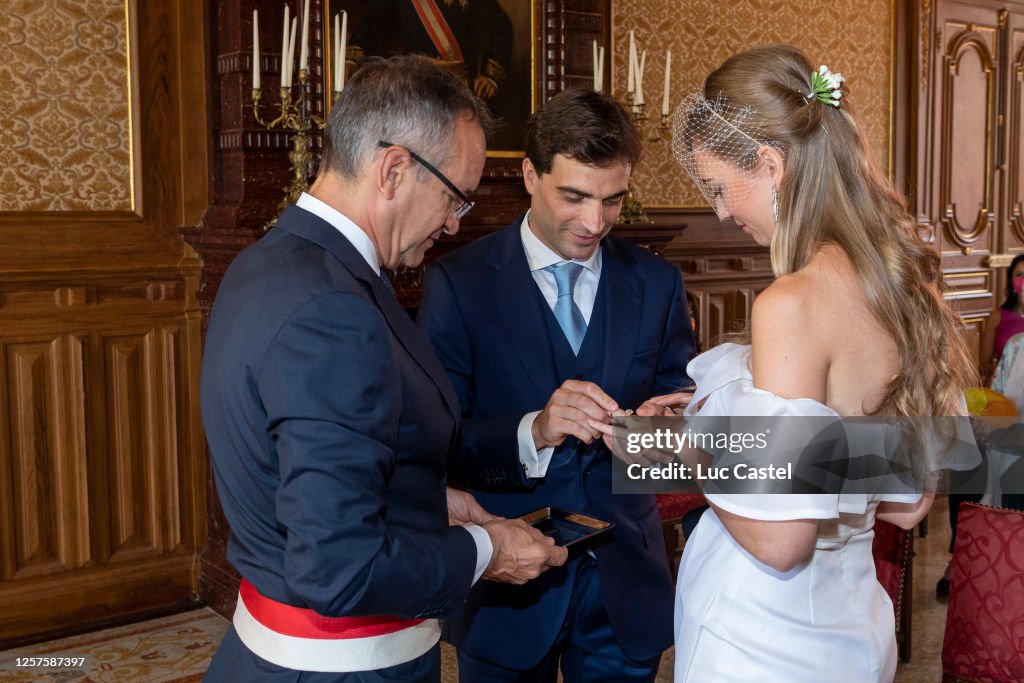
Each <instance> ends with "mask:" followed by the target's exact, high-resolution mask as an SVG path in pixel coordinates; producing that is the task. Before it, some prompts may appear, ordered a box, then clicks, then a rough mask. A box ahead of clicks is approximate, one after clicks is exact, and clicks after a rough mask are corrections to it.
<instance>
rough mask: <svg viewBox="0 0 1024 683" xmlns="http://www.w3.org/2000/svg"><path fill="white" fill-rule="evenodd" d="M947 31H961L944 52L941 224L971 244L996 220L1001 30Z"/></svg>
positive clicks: (952, 27)
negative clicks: (996, 132)
mask: <svg viewBox="0 0 1024 683" xmlns="http://www.w3.org/2000/svg"><path fill="white" fill-rule="evenodd" d="M946 30H947V31H949V32H950V33H954V32H955V33H954V35H953V37H952V38H951V39H950V40H949V42H948V43H947V48H946V53H945V56H944V61H945V64H946V69H945V70H944V72H943V78H944V83H943V88H942V92H943V99H942V134H941V138H940V145H941V148H942V151H943V156H942V159H941V161H940V163H941V165H942V166H941V168H942V172H941V178H940V182H939V201H940V204H941V206H942V214H941V216H940V223H941V225H942V227H943V228H944V231H943V236H944V238H945V240H948V241H949V242H952V243H953V244H954V245H957V246H960V247H969V246H972V245H974V244H975V243H976V242H977V241H978V239H979V237H980V236H981V235H982V233H983V232H984V231H986V229H988V228H991V227H992V224H993V221H994V220H995V206H994V204H993V203H994V199H995V197H994V194H993V189H994V183H995V164H994V156H995V155H994V152H995V138H996V135H995V128H996V126H995V124H996V118H995V108H996V93H997V89H998V85H999V80H998V79H999V67H998V64H997V61H996V50H997V49H998V48H997V46H996V45H995V42H996V30H997V29H996V27H995V26H977V25H975V24H966V25H965V24H960V23H958V22H950V23H947V24H946ZM975 60H976V61H975ZM958 200H963V201H958ZM986 246H987V245H986Z"/></svg>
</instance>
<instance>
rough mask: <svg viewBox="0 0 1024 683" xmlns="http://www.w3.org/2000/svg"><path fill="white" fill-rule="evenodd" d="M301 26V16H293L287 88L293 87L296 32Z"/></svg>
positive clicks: (287, 60) (289, 36)
mask: <svg viewBox="0 0 1024 683" xmlns="http://www.w3.org/2000/svg"><path fill="white" fill-rule="evenodd" d="M298 28H299V18H298V17H292V30H291V31H289V32H288V56H287V58H285V67H286V68H285V72H284V77H285V78H287V80H288V82H287V83H286V84H285V85H284V87H285V88H290V87H292V74H293V73H294V71H295V33H296V32H297V31H298Z"/></svg>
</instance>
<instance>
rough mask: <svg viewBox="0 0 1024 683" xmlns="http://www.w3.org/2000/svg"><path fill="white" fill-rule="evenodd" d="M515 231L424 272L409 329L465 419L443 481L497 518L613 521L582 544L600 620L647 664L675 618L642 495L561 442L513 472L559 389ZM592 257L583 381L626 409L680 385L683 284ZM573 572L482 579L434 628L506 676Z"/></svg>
mask: <svg viewBox="0 0 1024 683" xmlns="http://www.w3.org/2000/svg"><path fill="white" fill-rule="evenodd" d="M520 224H521V221H520V220H517V221H516V222H515V223H513V224H512V225H510V226H508V227H507V228H506V229H504V230H502V231H501V232H498V233H495V234H493V235H489V236H487V237H484V238H481V239H479V240H476V241H474V242H473V243H471V244H469V245H467V246H465V247H462V248H461V249H458V250H456V251H455V252H453V253H451V254H448V255H447V256H445V257H443V258H441V259H439V260H438V261H437V262H436V263H435V264H434V265H432V266H431V267H430V268H429V269H428V270H427V274H426V276H425V281H424V293H423V302H422V304H421V307H420V310H419V317H418V322H419V324H420V326H421V327H422V328H423V329H424V330H425V331H426V332H427V335H428V337H429V338H430V341H431V343H432V344H433V346H434V348H435V350H436V351H437V353H438V356H439V357H440V358H441V362H442V364H443V365H444V368H445V370H446V371H447V372H448V376H449V377H450V378H451V380H452V384H453V385H454V386H455V390H456V392H457V393H458V395H459V402H460V405H461V410H462V415H463V422H462V428H461V438H460V446H459V448H458V449H457V451H456V455H455V458H454V460H453V465H452V467H451V468H450V471H451V476H452V477H453V478H458V479H459V480H460V481H463V482H465V483H466V484H468V486H469V487H470V489H471V490H472V492H473V493H474V495H476V496H477V498H478V500H479V501H480V502H481V503H482V504H483V506H484V507H485V508H486V509H488V510H490V511H491V512H493V513H495V514H499V515H503V516H507V517H515V516H519V515H522V514H524V513H527V512H530V511H532V510H535V509H537V508H540V507H543V506H548V505H553V506H558V507H563V508H566V509H569V510H571V511H574V512H583V513H589V514H592V515H594V516H596V517H599V518H602V519H606V520H609V521H612V522H614V523H615V528H614V529H613V530H611V531H609V532H606V533H605V534H603V535H602V536H603V537H599V538H600V541H601V542H600V543H599V544H597V545H596V547H594V552H595V555H596V558H597V562H598V570H599V572H600V577H601V583H602V586H603V590H604V593H605V599H606V605H607V608H608V614H609V617H610V619H611V623H612V628H613V630H614V632H615V635H616V639H617V640H618V642H619V644H620V645H621V647H622V648H623V650H624V652H625V653H626V654H627V655H629V656H630V657H632V658H634V659H638V660H644V659H650V658H652V657H656V656H658V655H659V654H660V653H661V652H662V651H663V650H664V649H665V648H667V647H668V646H669V645H671V643H672V609H673V582H672V577H671V576H670V574H669V569H668V563H667V558H666V554H665V545H664V540H663V536H662V530H661V523H660V519H659V517H658V510H657V507H656V505H655V498H654V496H653V495H613V494H612V491H611V477H612V473H611V469H612V468H611V458H612V456H611V454H610V453H609V452H608V450H607V449H606V448H605V447H604V445H603V444H601V443H600V442H597V443H594V444H591V445H589V446H584V445H583V444H581V443H579V442H578V441H577V440H576V439H574V438H570V439H567V440H566V442H565V443H564V444H563V445H562V446H561V447H559V448H558V449H556V451H555V453H554V455H553V457H552V460H551V464H550V466H549V468H548V472H547V475H546V476H545V477H544V478H542V479H527V478H526V476H525V474H524V472H523V469H522V467H521V465H520V460H519V452H518V441H517V438H516V432H517V429H518V426H519V422H520V420H521V419H522V417H523V415H525V414H526V413H528V412H531V411H535V410H541V409H542V408H543V407H544V405H545V404H546V403H547V401H548V399H549V398H550V397H551V394H552V393H553V392H554V391H555V389H557V388H558V386H559V385H560V384H561V382H562V380H563V379H565V378H562V377H560V376H559V373H558V370H557V366H556V362H555V360H554V354H553V353H552V350H551V348H550V347H551V346H552V344H551V341H550V340H551V337H550V336H549V334H548V331H547V330H548V329H550V325H549V324H548V323H549V322H551V321H553V320H554V317H553V315H554V314H553V313H552V312H551V309H550V308H549V307H548V305H547V304H546V302H545V301H544V299H543V296H542V295H541V294H540V291H539V289H538V287H537V285H536V283H535V281H534V279H533V276H532V275H531V274H530V270H529V266H528V263H527V260H526V254H525V251H524V249H523V245H522V241H521V238H520V234H519V230H520ZM601 249H603V265H602V271H601V280H600V285H599V289H598V296H597V299H596V301H595V309H594V314H593V316H592V320H597V319H598V318H599V316H598V309H597V306H598V305H604V306H605V310H604V320H605V327H604V330H602V332H603V336H604V342H605V346H604V350H603V366H602V367H601V369H600V373H599V377H597V378H595V381H596V382H597V384H598V385H600V386H601V387H602V388H603V389H604V391H605V392H607V393H608V394H609V395H610V396H611V397H612V398H614V399H615V400H616V401H617V402H618V403H619V405H620V406H622V407H623V408H635V407H637V406H639V405H640V404H641V403H642V402H643V401H644V400H646V399H647V398H649V397H651V396H652V395H655V394H659V393H666V392H670V391H676V390H678V389H680V388H681V387H682V386H684V385H687V384H689V379H688V378H687V376H686V363H687V362H688V360H689V358H690V356H691V355H692V353H693V350H694V342H693V332H692V328H691V325H690V317H689V313H688V310H687V306H686V299H685V296H684V292H683V283H682V276H681V273H680V271H679V269H678V268H676V267H675V266H673V265H671V264H669V263H667V262H666V261H664V260H662V259H660V258H658V257H656V256H654V255H653V254H651V253H650V252H648V251H647V250H645V249H642V248H640V247H637V246H636V245H634V244H632V243H630V242H628V241H626V240H622V239H618V238H615V237H611V236H609V237H606V238H605V239H604V241H603V242H602V245H601ZM602 290H603V297H602ZM602 302H603V304H602ZM545 316H550V317H551V321H546V320H545ZM556 324H557V323H556ZM589 334H590V332H589V331H588V335H589ZM584 344H586V342H584ZM595 540H596V539H595ZM574 565H575V563H574V562H573V561H572V560H571V559H570V562H569V563H567V565H566V566H565V567H560V568H554V569H550V570H548V571H547V572H545V573H544V574H543V575H541V577H540V578H539V579H537V580H535V581H531V582H530V583H528V584H526V585H525V586H519V587H517V586H506V585H499V584H495V583H491V582H488V581H481V582H480V583H479V584H477V586H476V587H474V589H473V591H472V592H471V594H470V597H469V601H468V603H467V605H466V606H465V607H464V608H463V609H462V610H461V611H460V612H459V613H458V614H457V615H456V616H455V617H454V618H450V619H448V620H446V622H445V627H446V633H445V635H446V637H447V638H448V639H449V640H450V641H452V642H453V643H454V644H456V645H457V646H458V647H460V648H461V649H463V650H465V651H466V652H467V653H469V654H470V655H473V656H475V657H480V658H483V659H487V660H489V661H492V662H496V663H498V664H501V665H502V666H506V667H510V668H517V669H523V668H527V667H530V666H533V665H534V664H536V663H537V662H539V661H540V659H541V658H542V657H543V656H544V654H545V653H546V652H547V651H548V650H549V649H550V647H551V645H552V644H553V641H554V638H555V636H556V635H557V633H558V630H559V628H560V627H561V625H562V622H563V620H564V617H565V614H566V609H567V608H568V603H569V599H570V596H571V593H572V582H573V576H574V569H573V567H574ZM509 643H514V644H515V645H514V647H510V646H509V645H508V644H509Z"/></svg>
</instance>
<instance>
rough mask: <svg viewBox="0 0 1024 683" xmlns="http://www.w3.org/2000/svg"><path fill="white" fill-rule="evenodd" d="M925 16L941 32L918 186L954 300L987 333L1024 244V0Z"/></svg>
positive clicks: (947, 1)
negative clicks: (1023, 215)
mask: <svg viewBox="0 0 1024 683" xmlns="http://www.w3.org/2000/svg"><path fill="white" fill-rule="evenodd" d="M921 20H922V22H923V23H922V29H921V32H922V36H923V37H924V38H929V37H930V36H934V37H935V39H934V44H932V45H931V50H930V53H931V56H932V57H933V59H928V60H923V61H922V63H921V64H919V65H917V68H918V69H919V72H918V73H919V75H920V77H921V80H920V82H921V83H922V84H923V85H925V86H926V92H925V93H924V94H923V96H922V106H921V107H919V119H918V121H919V126H918V130H917V133H918V135H917V138H916V145H917V153H916V160H917V161H916V163H917V168H916V171H915V172H916V178H915V180H916V182H914V183H913V184H912V186H913V187H914V189H915V192H916V206H917V208H918V218H919V220H920V221H921V222H922V224H923V225H924V226H925V227H927V228H930V229H931V230H932V234H933V236H934V238H935V247H936V249H938V250H939V251H940V253H941V254H942V268H943V273H944V282H945V284H946V287H947V293H946V295H947V298H948V299H949V300H950V301H951V303H952V304H953V306H954V307H955V308H956V310H958V311H959V312H960V313H961V315H962V316H963V317H964V319H965V320H966V321H967V322H968V327H969V334H971V335H977V334H980V332H981V331H982V330H983V329H984V325H985V323H986V321H987V320H988V318H989V317H990V312H991V310H992V309H993V307H994V306H995V305H996V304H998V303H1000V302H1001V301H1002V298H1003V294H1002V293H1003V288H1004V286H1005V265H1006V263H1007V262H1008V261H1009V259H1010V258H1012V256H1013V255H1014V254H1016V253H1022V252H1024V226H1022V225H1021V222H1020V220H1021V219H1020V218H1019V216H1020V206H1021V188H1022V185H1024V181H1022V178H1024V171H1022V165H1021V159H1022V157H1024V142H1022V118H1021V111H1022V109H1024V102H1022V98H1024V95H1022V93H1021V90H1022V80H1024V76H1022V68H1021V65H1022V64H1024V3H1019V2H1015V1H1013V2H1009V3H1007V2H997V1H996V0H940V1H938V2H935V3H934V5H933V4H932V3H930V2H929V3H927V4H926V8H925V9H923V10H922V13H921ZM923 54H924V53H923ZM925 56H927V54H925ZM931 65H934V67H935V68H934V71H933V72H932V71H930V70H929V69H930V67H931ZM972 340H973V341H972V343H975V345H976V341H977V340H976V339H974V338H973V337H972Z"/></svg>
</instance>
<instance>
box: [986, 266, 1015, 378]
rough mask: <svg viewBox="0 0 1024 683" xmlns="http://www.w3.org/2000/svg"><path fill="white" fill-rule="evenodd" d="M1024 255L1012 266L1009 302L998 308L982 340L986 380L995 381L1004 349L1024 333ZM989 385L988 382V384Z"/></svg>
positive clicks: (987, 324) (1007, 282)
mask: <svg viewBox="0 0 1024 683" xmlns="http://www.w3.org/2000/svg"><path fill="white" fill-rule="evenodd" d="M1021 290H1024V254H1018V255H1017V256H1015V257H1014V259H1013V261H1011V262H1010V268H1009V270H1008V271H1007V280H1006V299H1005V300H1004V301H1003V303H1002V305H1000V306H999V307H997V308H995V309H994V310H993V311H992V314H991V315H990V316H989V317H988V322H987V323H986V324H985V333H984V335H982V337H981V352H980V354H979V357H980V361H981V373H982V376H983V377H985V378H986V379H990V378H991V377H992V373H993V372H994V370H995V367H996V365H997V364H998V363H999V358H1000V357H1001V356H1002V355H1003V347H1005V346H1006V342H1008V341H1009V340H1010V337H1012V336H1014V335H1015V334H1020V333H1022V332H1024V297H1022V296H1021ZM986 383H987V382H986Z"/></svg>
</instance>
